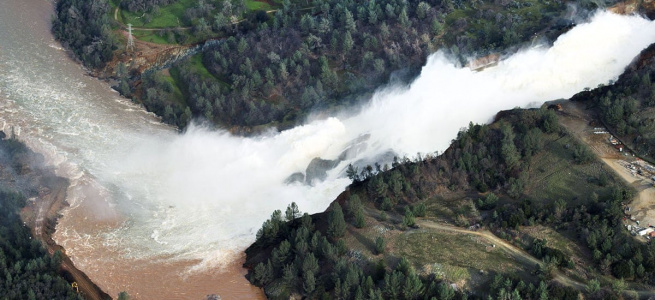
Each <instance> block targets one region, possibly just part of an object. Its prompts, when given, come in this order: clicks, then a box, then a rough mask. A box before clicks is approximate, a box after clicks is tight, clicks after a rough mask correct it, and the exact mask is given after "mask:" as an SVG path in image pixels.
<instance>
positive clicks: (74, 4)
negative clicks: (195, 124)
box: [53, 0, 613, 132]
mask: <svg viewBox="0 0 655 300" xmlns="http://www.w3.org/2000/svg"><path fill="white" fill-rule="evenodd" d="M187 2H188V1H184V2H179V1H140V0H139V1H137V0H130V1H128V0H124V1H118V2H117V3H118V6H119V7H120V8H122V9H125V10H129V11H134V12H135V13H140V12H143V16H142V17H144V18H146V17H148V16H154V15H157V14H160V15H161V14H162V13H161V11H165V10H166V8H167V7H169V6H171V5H182V4H180V3H187ZM611 2H613V1H606V2H593V3H592V2H588V1H580V2H579V3H578V4H579V6H580V7H581V8H590V9H593V8H594V7H596V5H608V4H611ZM272 4H273V5H274V8H275V9H273V10H271V11H270V12H268V13H266V12H265V11H263V10H258V9H254V8H253V9H250V8H248V7H249V6H248V5H250V4H249V2H248V1H230V0H220V1H210V0H207V1H198V2H197V3H192V5H188V6H187V8H186V10H185V12H184V14H183V16H182V17H181V18H178V19H177V20H178V23H179V24H187V25H190V26H191V29H190V31H188V33H191V34H192V35H193V36H194V37H205V38H211V37H218V38H220V39H222V42H220V43H218V44H217V45H215V46H213V47H209V48H208V49H206V50H204V51H203V52H202V53H200V54H198V55H196V56H193V57H191V58H190V59H187V60H185V61H182V62H179V63H176V64H175V65H174V66H172V68H170V72H167V73H162V72H152V73H146V74H145V76H144V77H142V78H141V79H143V80H138V81H134V80H133V79H134V78H133V77H132V76H133V74H131V73H130V69H129V65H122V64H121V65H118V66H117V68H118V69H117V71H116V76H117V77H118V79H120V80H121V84H120V85H119V86H118V90H119V91H120V92H121V93H122V94H123V95H125V96H128V97H131V98H133V99H134V100H135V101H138V102H141V103H143V104H144V105H145V107H146V108H147V109H148V110H150V111H153V112H155V113H156V114H158V115H160V116H161V117H162V118H163V120H164V121H165V122H167V123H170V124H174V125H177V126H179V127H180V128H183V127H185V126H186V125H187V124H188V122H190V120H192V119H193V118H199V119H204V120H207V121H210V122H212V123H214V124H217V125H219V126H222V127H226V128H234V129H235V131H239V132H248V131H250V130H251V129H256V128H260V127H271V126H276V127H278V128H280V129H282V128H287V127H289V126H293V125H295V124H298V123H299V122H302V121H303V120H304V118H305V117H306V116H307V115H308V114H309V113H310V112H316V111H323V112H325V111H331V110H337V109H344V108H349V107H353V106H355V105H356V104H358V103H360V102H362V101H365V100H366V99H367V98H368V96H369V95H370V93H371V92H373V91H374V90H375V89H376V88H377V87H379V86H381V85H383V84H385V83H387V82H389V80H399V81H400V82H408V81H409V80H411V79H412V78H413V77H414V76H416V75H417V74H418V72H419V71H420V69H421V67H422V66H423V65H424V63H425V61H426V59H427V57H428V56H429V55H430V54H431V53H434V52H435V51H437V50H443V51H445V52H447V53H449V54H450V55H451V56H452V57H454V58H455V59H456V60H459V63H461V64H466V63H467V61H466V59H467V58H469V57H481V56H484V55H487V54H494V53H496V54H497V53H501V52H503V51H506V50H507V49H509V48H511V47H515V46H519V45H521V43H525V42H529V41H531V40H532V39H533V38H535V37H545V38H546V39H554V38H556V37H557V36H558V35H559V34H560V33H562V32H563V31H564V30H566V29H567V28H568V27H569V26H571V25H572V24H573V23H572V22H571V21H570V20H567V19H565V18H564V15H565V12H566V11H567V5H566V3H565V2H564V1H538V0H534V1H487V0H477V1H470V2H468V1H453V0H428V1H415V0H412V1H404V0H370V1H365V2H363V3H360V2H356V1H352V0H329V1H290V0H286V1H280V2H272ZM185 5H186V4H185ZM108 6H109V4H108V2H107V1H106V0H93V1H79V2H78V1H73V0H62V1H60V2H59V3H58V5H57V18H56V20H55V21H54V26H53V30H54V32H55V34H56V36H57V38H58V39H60V40H61V41H62V42H63V43H64V45H65V46H67V47H69V48H71V49H72V50H73V52H74V53H75V54H76V55H77V56H78V57H80V58H81V59H82V60H83V61H84V62H85V64H86V65H88V66H90V67H94V68H97V67H98V66H101V65H102V64H103V63H104V62H106V61H107V60H108V59H110V58H111V55H109V56H108V55H107V54H108V53H110V52H109V51H110V49H116V48H115V45H116V42H113V41H114V39H112V34H111V33H110V32H108V30H107V29H108V28H111V26H110V25H111V22H112V21H111V19H112V18H109V17H108V15H111V12H109V13H107V7H108ZM78 14H80V15H86V16H89V17H95V16H97V18H84V19H83V20H93V21H86V23H85V22H84V21H83V20H81V19H80V18H76V16H77V15H78ZM116 29H117V28H116ZM181 32H182V31H175V30H172V31H168V30H167V31H162V34H163V35H168V36H169V39H168V40H169V41H171V42H174V43H179V42H184V41H178V40H177V39H178V38H181V37H182V36H184V34H182V35H180V33H181ZM120 49H121V50H117V51H116V52H115V53H114V54H113V55H118V54H119V53H123V51H124V50H122V49H124V48H123V47H120ZM169 73H170V75H169ZM239 129H243V130H239Z"/></svg>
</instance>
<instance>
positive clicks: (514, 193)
mask: <svg viewBox="0 0 655 300" xmlns="http://www.w3.org/2000/svg"><path fill="white" fill-rule="evenodd" d="M562 167H563V168H565V169H566V170H568V171H566V172H562V169H560V168H562ZM551 173H552V174H556V175H552V174H551ZM547 174H551V175H547ZM567 174H568V175H567ZM348 175H349V176H350V178H351V179H353V184H352V185H351V186H350V187H349V189H348V192H346V193H344V194H343V195H342V196H340V197H339V199H338V200H337V201H335V202H334V203H333V204H332V206H331V207H330V208H329V209H328V210H327V211H326V212H325V213H322V214H318V215H315V216H312V217H313V218H310V217H309V216H305V217H303V218H302V220H303V221H299V220H298V219H294V218H293V217H290V216H293V214H289V213H287V214H286V216H287V218H286V219H284V218H283V217H282V212H279V211H278V212H276V213H274V214H273V216H272V218H271V220H269V221H267V222H266V223H264V225H263V227H262V229H261V230H260V232H259V233H258V239H257V242H256V243H255V244H254V245H253V246H251V248H249V250H248V252H247V253H248V261H247V265H248V266H250V267H252V268H253V273H252V274H251V275H250V277H249V279H250V281H251V282H252V283H254V284H256V285H259V286H262V287H264V289H265V291H266V292H267V295H268V296H269V297H271V298H278V299H281V298H285V297H288V296H287V295H289V294H300V295H306V296H308V297H310V298H321V297H322V298H325V299H333V298H336V297H340V298H341V299H431V298H433V299H465V298H474V299H486V297H487V296H490V297H492V298H502V299H510V298H511V299H546V298H550V299H578V295H579V293H585V294H586V295H587V296H588V297H591V298H593V299H613V298H614V297H616V296H618V295H620V294H621V293H622V292H623V290H625V289H626V286H627V285H626V283H631V282H637V283H645V284H649V285H652V284H654V283H655V282H653V280H654V278H655V277H653V274H655V247H654V246H652V245H646V244H643V243H640V242H638V241H636V240H635V239H633V238H632V237H631V236H630V235H629V234H628V233H627V232H626V231H625V230H624V229H623V228H622V227H623V226H622V225H621V222H620V221H621V218H623V210H622V205H623V204H624V203H627V202H629V201H630V200H631V199H632V197H633V195H634V191H633V190H632V189H631V188H630V187H628V186H626V185H625V184H623V183H622V181H621V180H620V179H618V178H617V177H616V175H614V174H613V172H612V171H611V170H609V169H608V168H607V167H605V166H604V164H603V163H602V162H600V161H598V159H597V158H596V157H595V156H594V154H593V153H592V152H591V151H590V150H589V149H588V148H587V146H586V145H584V144H580V143H579V142H577V141H576V140H575V139H574V138H572V137H571V136H570V135H569V133H567V132H566V131H565V130H564V129H563V128H562V127H560V125H559V124H558V117H557V115H556V114H555V112H554V111H551V110H546V109H545V108H542V109H536V110H519V109H517V110H512V111H508V112H503V113H501V114H500V115H499V119H498V120H497V121H496V122H494V123H493V124H490V125H474V124H471V125H470V126H469V128H467V129H466V130H464V131H462V132H460V134H459V135H458V137H457V139H456V140H454V141H453V143H452V144H451V147H450V148H449V149H448V150H447V151H445V152H444V153H443V154H441V155H425V156H423V157H417V158H415V159H413V160H411V159H407V158H404V159H396V160H395V162H394V163H393V164H392V165H391V166H379V165H377V166H369V167H366V168H364V169H363V170H358V169H356V168H354V167H352V168H350V169H349V170H348ZM544 176H545V177H544ZM553 177H561V179H557V178H553ZM539 178H541V179H539ZM569 180H571V181H573V182H576V184H577V185H578V188H577V191H576V192H573V193H571V190H568V189H566V188H564V187H562V188H561V190H556V191H544V190H541V189H542V188H543V186H550V185H551V184H552V183H553V182H555V183H558V182H560V181H563V182H567V181H569ZM458 193H459V194H463V195H465V196H464V197H463V198H455V199H454V200H453V201H452V202H448V203H449V204H450V205H451V206H452V207H451V208H449V209H446V211H450V212H449V213H446V212H444V209H445V208H443V204H439V205H436V206H435V204H434V201H435V199H440V198H441V197H447V196H440V195H448V194H458ZM342 207H343V208H345V209H343V210H342ZM287 211H289V210H287ZM365 216H366V217H365ZM435 218H436V219H438V220H445V221H447V222H448V223H450V222H452V223H454V224H456V225H457V226H461V227H464V228H467V227H469V226H471V225H474V224H481V225H482V226H484V227H486V228H488V229H489V230H490V231H492V232H493V233H494V234H495V235H497V236H499V237H501V238H503V239H506V240H507V241H509V242H511V243H513V244H514V245H516V246H517V247H521V248H523V249H525V250H526V251H528V252H529V253H531V254H532V255H533V256H534V257H536V258H537V259H540V260H542V263H541V264H539V265H537V266H532V265H531V266H527V267H525V269H524V270H523V271H522V272H525V273H521V274H522V275H521V274H519V273H515V272H497V271H494V272H492V271H489V274H486V273H485V277H484V278H485V279H482V280H481V282H482V283H480V282H478V284H477V285H473V286H472V289H467V290H459V291H457V292H455V291H454V290H452V289H451V285H450V284H451V283H453V282H449V281H448V280H445V279H443V278H441V279H440V278H438V277H434V275H430V274H426V273H425V272H420V271H421V270H420V268H421V264H420V263H419V262H418V261H417V260H411V259H410V260H408V259H407V258H406V257H404V256H400V254H399V253H401V252H402V250H398V249H395V252H392V253H389V252H385V250H384V249H385V246H384V243H385V242H388V241H385V239H383V238H381V237H377V238H376V237H375V236H367V237H365V238H364V237H362V236H360V235H361V234H362V233H358V232H359V231H357V230H361V229H359V228H367V227H374V228H380V227H387V228H389V227H391V228H395V230H401V231H403V230H404V231H407V232H411V231H413V230H416V229H412V228H415V227H416V226H417V225H416V224H418V220H420V219H421V220H422V219H425V220H434V219H435ZM309 220H314V223H315V224H316V225H315V226H314V225H311V226H310V225H305V224H309ZM534 226H542V227H547V228H552V229H553V230H555V231H557V232H562V233H566V234H570V235H572V238H573V240H572V242H573V243H574V244H577V245H579V246H580V247H583V248H584V249H588V250H585V251H588V252H581V253H576V254H575V255H574V257H575V258H574V257H571V254H570V253H568V252H566V253H565V252H563V250H562V249H561V248H559V247H554V246H553V244H552V241H550V242H549V241H547V240H546V239H541V238H535V237H534V236H531V235H530V234H529V233H527V232H526V230H525V228H532V227H534ZM305 227H306V228H305ZM419 232H420V231H419ZM401 234H402V232H401ZM349 237H350V238H349ZM362 238H364V239H367V240H368V242H366V243H364V244H366V245H368V246H366V248H367V249H366V250H361V248H360V249H358V250H354V249H352V247H353V246H354V244H357V242H353V239H355V240H357V239H360V240H361V239H362ZM346 241H349V242H348V243H346ZM352 243H354V244H352ZM410 243H419V244H420V243H423V242H421V241H419V240H411V239H410ZM421 249H423V248H421ZM421 251H426V250H425V249H423V250H421ZM281 253H282V254H281ZM357 253H359V254H357ZM585 253H590V257H587V258H584V259H588V260H589V261H590V262H591V263H592V264H591V265H588V266H587V265H579V264H580V262H579V259H580V258H579V257H586V254H585ZM425 255H428V256H429V254H425ZM362 257H363V258H362ZM414 259H417V258H414ZM432 259H436V261H437V262H439V263H443V264H446V263H447V262H448V258H442V257H439V256H435V257H433V258H432ZM314 260H318V261H319V263H318V265H319V266H322V267H320V268H306V267H305V265H306V264H309V263H310V262H313V261H314ZM440 260H442V261H440ZM306 261H307V262H306ZM390 262H391V263H390ZM581 266H582V267H583V268H589V269H588V271H585V273H584V274H585V275H576V276H584V277H582V278H581V282H582V283H581V284H584V285H586V286H587V287H586V288H585V289H583V290H579V289H578V288H574V287H570V286H565V285H562V284H561V283H559V282H558V281H557V280H553V276H554V274H555V273H554V272H555V270H561V271H562V272H578V270H579V269H580V267H581ZM577 274H579V273H577ZM276 278H277V279H276ZM280 278H282V279H280ZM608 278H615V279H614V281H612V280H609V281H608ZM505 297H509V298H505Z"/></svg>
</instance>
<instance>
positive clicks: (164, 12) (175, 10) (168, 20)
mask: <svg viewBox="0 0 655 300" xmlns="http://www.w3.org/2000/svg"><path fill="white" fill-rule="evenodd" d="M195 4H196V1H195V0H179V1H177V2H175V3H173V4H170V5H166V6H163V7H161V8H160V10H159V15H157V16H153V17H152V20H150V22H149V23H145V17H142V16H143V13H138V12H129V11H125V10H120V16H121V20H120V21H121V22H122V23H123V24H127V23H132V25H133V26H136V27H146V28H173V27H178V26H191V24H185V23H184V21H183V19H184V18H183V16H184V12H185V11H186V9H187V8H189V7H192V6H194V5H195ZM112 13H113V12H112Z"/></svg>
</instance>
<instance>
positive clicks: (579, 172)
mask: <svg viewBox="0 0 655 300" xmlns="http://www.w3.org/2000/svg"><path fill="white" fill-rule="evenodd" d="M576 143H577V142H576V141H575V140H574V138H573V137H571V136H569V135H566V136H564V137H562V138H558V137H557V136H556V135H550V136H549V139H548V141H546V143H545V146H544V150H545V151H542V152H540V153H539V154H538V155H536V156H535V157H533V158H532V160H531V163H530V166H529V168H528V172H527V174H528V180H527V182H528V183H527V186H526V189H525V193H526V194H527V195H528V196H530V197H531V198H533V199H548V200H549V201H553V202H554V201H556V200H557V199H562V200H565V201H566V202H567V203H569V204H570V205H577V204H580V203H584V202H586V201H587V200H589V197H590V195H589V191H594V190H596V191H602V192H607V188H602V187H599V186H598V178H599V177H600V176H601V174H602V173H605V174H606V175H607V176H610V178H614V175H613V174H612V173H611V172H609V171H608V170H607V168H606V167H605V166H604V164H603V163H602V162H600V161H596V160H595V161H593V162H590V163H587V164H581V165H578V164H575V163H573V148H574V147H573V146H574V145H575V144H576ZM610 180H613V179H610Z"/></svg>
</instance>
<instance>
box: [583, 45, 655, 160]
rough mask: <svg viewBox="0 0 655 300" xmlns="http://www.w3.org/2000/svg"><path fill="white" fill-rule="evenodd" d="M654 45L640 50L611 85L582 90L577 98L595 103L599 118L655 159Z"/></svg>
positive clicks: (633, 147)
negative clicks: (628, 67) (637, 56)
mask: <svg viewBox="0 0 655 300" xmlns="http://www.w3.org/2000/svg"><path fill="white" fill-rule="evenodd" d="M653 53H655V47H654V46H651V47H649V48H648V49H646V50H644V51H643V52H642V56H641V57H642V59H641V60H640V61H639V62H637V63H635V64H633V65H632V66H631V67H630V69H629V72H626V73H625V74H623V75H622V76H621V77H619V79H618V80H617V82H616V83H615V84H614V85H611V86H607V87H603V88H599V89H596V90H594V91H590V92H588V93H582V94H581V95H579V97H577V100H582V101H587V103H589V104H590V105H593V106H595V107H596V109H597V111H598V113H599V115H600V117H601V120H602V121H603V123H604V124H605V125H607V126H608V127H609V128H610V129H611V130H612V132H613V133H614V134H616V135H617V136H618V137H620V138H621V141H622V142H623V143H625V144H626V145H627V146H629V147H630V148H631V149H633V151H635V152H637V153H638V154H639V155H640V156H642V157H644V158H646V159H649V160H650V161H651V162H653V161H655V83H653V79H652V78H655V58H654V56H653Z"/></svg>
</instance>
